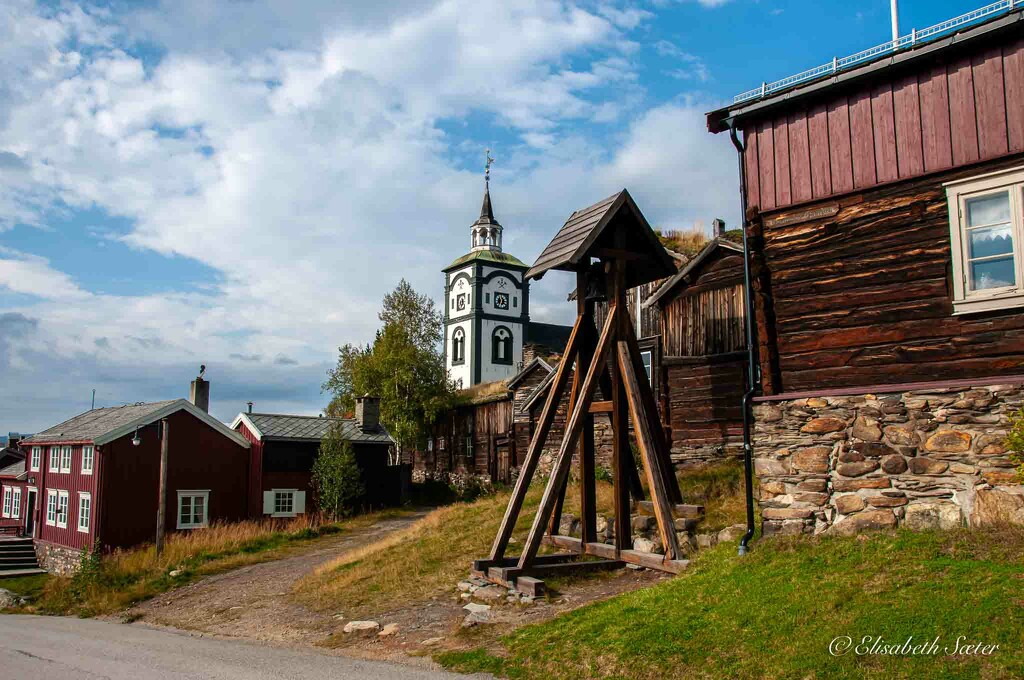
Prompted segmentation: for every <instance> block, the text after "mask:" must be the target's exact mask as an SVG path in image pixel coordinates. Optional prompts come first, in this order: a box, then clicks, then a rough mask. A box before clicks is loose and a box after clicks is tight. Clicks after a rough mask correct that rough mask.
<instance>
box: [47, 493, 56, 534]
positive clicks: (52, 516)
mask: <svg viewBox="0 0 1024 680" xmlns="http://www.w3.org/2000/svg"><path fill="white" fill-rule="evenodd" d="M46 523H47V524H49V525H50V526H51V527H52V526H54V525H55V524H56V523H57V492H56V491H55V490H54V489H47V490H46Z"/></svg>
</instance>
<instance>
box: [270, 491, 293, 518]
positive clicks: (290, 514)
mask: <svg viewBox="0 0 1024 680" xmlns="http://www.w3.org/2000/svg"><path fill="white" fill-rule="evenodd" d="M270 491H271V493H272V494H273V510H274V511H273V512H272V513H270V516H271V517H295V515H296V512H295V500H296V498H295V494H296V492H297V491H298V489H271V490H270ZM278 494H281V495H282V496H283V495H285V494H287V495H289V496H291V502H292V509H291V511H290V512H279V511H278V509H277V495H278Z"/></svg>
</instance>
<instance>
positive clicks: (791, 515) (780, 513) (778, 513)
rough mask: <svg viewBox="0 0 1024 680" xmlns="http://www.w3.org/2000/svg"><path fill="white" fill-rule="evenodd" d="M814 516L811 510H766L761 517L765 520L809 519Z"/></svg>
mask: <svg viewBox="0 0 1024 680" xmlns="http://www.w3.org/2000/svg"><path fill="white" fill-rule="evenodd" d="M813 515H814V511H813V510H811V509H809V508H765V509H764V510H762V511H761V516H762V517H764V518H765V519H808V518H810V517H811V516H813Z"/></svg>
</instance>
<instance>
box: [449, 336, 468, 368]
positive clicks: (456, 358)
mask: <svg viewBox="0 0 1024 680" xmlns="http://www.w3.org/2000/svg"><path fill="white" fill-rule="evenodd" d="M465 361H466V333H465V331H463V330H462V329H461V328H456V329H455V332H454V333H452V364H461V363H465Z"/></svg>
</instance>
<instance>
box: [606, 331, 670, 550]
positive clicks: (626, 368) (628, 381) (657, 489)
mask: <svg viewBox="0 0 1024 680" xmlns="http://www.w3.org/2000/svg"><path fill="white" fill-rule="evenodd" d="M618 359H619V370H620V371H621V372H622V373H621V375H622V380H623V383H624V385H625V389H626V399H627V401H629V412H630V415H631V416H632V417H633V427H634V433H635V434H636V440H637V445H638V446H639V447H640V453H641V454H642V455H643V458H644V470H645V471H646V472H647V484H648V486H649V488H650V490H651V500H652V501H653V503H654V516H655V517H656V518H657V520H658V530H659V532H660V533H661V540H662V544H663V545H664V546H665V554H666V556H667V557H668V558H669V559H675V558H677V557H678V556H679V541H678V539H677V538H676V529H675V521H674V520H673V518H672V509H671V502H670V500H669V498H670V497H669V492H668V486H667V483H666V480H665V478H664V468H663V466H662V465H661V463H660V462H659V460H658V451H657V449H656V448H655V447H656V444H655V442H654V438H653V435H652V433H651V428H650V421H649V420H648V419H647V418H646V417H645V414H644V403H643V400H642V398H641V396H640V385H639V382H638V380H637V373H636V371H635V370H634V367H633V362H632V361H631V360H630V356H629V347H628V344H627V342H626V341H625V340H620V341H619V356H618Z"/></svg>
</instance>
